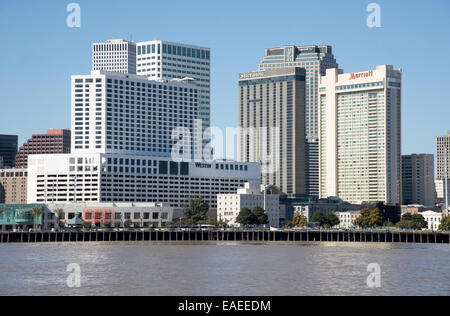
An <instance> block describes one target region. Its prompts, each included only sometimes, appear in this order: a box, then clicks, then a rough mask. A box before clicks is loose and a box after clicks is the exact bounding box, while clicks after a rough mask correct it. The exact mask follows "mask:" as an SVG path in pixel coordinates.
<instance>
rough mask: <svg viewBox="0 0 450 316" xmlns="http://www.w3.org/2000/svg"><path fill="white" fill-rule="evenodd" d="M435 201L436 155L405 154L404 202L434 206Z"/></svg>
mask: <svg viewBox="0 0 450 316" xmlns="http://www.w3.org/2000/svg"><path fill="white" fill-rule="evenodd" d="M435 203H436V191H435V184H434V155H431V154H420V155H417V154H412V155H403V156H402V204H403V205H408V204H422V205H426V206H433V205H435Z"/></svg>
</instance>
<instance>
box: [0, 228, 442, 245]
mask: <svg viewBox="0 0 450 316" xmlns="http://www.w3.org/2000/svg"><path fill="white" fill-rule="evenodd" d="M103 241H105V242H110V241H114V242H120V241H255V242H259V241H260V242H265V241H284V242H289V241H292V242H298V241H301V242H360V243H424V244H449V243H450V233H440V232H439V233H438V232H403V231H398V232H393V231H318V230H317V231H316V230H306V231H291V230H286V231H253V230H244V231H215V230H214V231H213V230H209V231H199V230H195V231H189V230H187V231H186V230H170V231H62V232H49V231H43V232H39V231H38V232H0V243H47V242H48V243H51V242H103Z"/></svg>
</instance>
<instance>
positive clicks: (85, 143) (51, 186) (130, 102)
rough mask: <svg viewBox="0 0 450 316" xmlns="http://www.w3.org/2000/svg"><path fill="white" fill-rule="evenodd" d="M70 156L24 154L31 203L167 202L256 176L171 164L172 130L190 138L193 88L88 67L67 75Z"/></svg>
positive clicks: (195, 113)
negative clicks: (181, 130)
mask: <svg viewBox="0 0 450 316" xmlns="http://www.w3.org/2000/svg"><path fill="white" fill-rule="evenodd" d="M71 84H72V88H71V94H72V98H71V100H72V101H71V102H72V104H71V107H72V109H71V113H72V119H71V122H72V131H73V133H72V134H73V138H72V152H71V153H70V154H60V155H33V156H30V157H29V172H28V188H29V189H28V203H52V204H54V203H58V204H60V203H74V202H76V203H123V202H125V203H165V204H169V205H170V206H171V207H173V208H175V212H179V210H180V208H181V206H182V205H183V203H184V202H185V201H186V200H187V199H188V198H189V197H191V196H201V197H203V198H204V199H205V200H206V201H207V202H209V205H210V209H211V211H214V210H215V209H216V205H217V200H216V195H217V194H223V193H234V192H235V191H236V190H237V189H238V188H239V187H242V186H243V185H244V183H246V182H248V181H250V180H259V181H260V178H261V167H260V165H259V164H256V163H238V162H234V161H213V162H209V163H205V162H191V161H185V162H181V161H174V160H173V159H172V158H171V156H170V152H171V150H172V145H173V144H174V141H173V140H172V138H171V136H172V130H173V128H175V127H182V128H184V129H186V130H189V131H190V132H191V133H195V131H196V125H195V120H196V119H198V117H199V110H198V107H199V104H198V95H199V91H198V87H197V86H196V85H194V84H192V83H189V82H180V81H167V80H165V81H162V80H159V81H155V80H151V79H149V78H148V77H146V76H138V75H132V74H121V73H117V72H116V73H114V72H107V71H103V70H93V71H92V73H91V74H90V75H79V76H72V79H71Z"/></svg>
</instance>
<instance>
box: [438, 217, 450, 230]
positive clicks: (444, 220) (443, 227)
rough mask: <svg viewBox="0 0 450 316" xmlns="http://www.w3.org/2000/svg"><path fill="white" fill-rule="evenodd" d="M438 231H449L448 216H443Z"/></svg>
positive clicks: (449, 222) (449, 218)
mask: <svg viewBox="0 0 450 316" xmlns="http://www.w3.org/2000/svg"><path fill="white" fill-rule="evenodd" d="M439 230H443V231H450V216H443V217H442V220H441V225H440V226H439Z"/></svg>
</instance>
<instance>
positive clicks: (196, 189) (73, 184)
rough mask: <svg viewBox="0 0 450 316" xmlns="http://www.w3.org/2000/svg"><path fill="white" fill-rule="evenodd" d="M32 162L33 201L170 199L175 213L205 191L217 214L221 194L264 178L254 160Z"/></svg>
mask: <svg viewBox="0 0 450 316" xmlns="http://www.w3.org/2000/svg"><path fill="white" fill-rule="evenodd" d="M28 166H29V167H28V174H29V179H28V185H29V187H28V188H29V190H28V201H29V202H30V203H35V202H37V203H44V204H46V203H51V204H52V203H74V202H76V203H100V202H101V203H103V202H107V203H122V202H124V203H168V204H169V206H170V207H173V208H176V210H175V212H176V215H178V214H181V213H180V210H181V208H182V205H183V204H184V203H185V202H186V201H187V200H188V198H189V197H192V196H201V197H203V198H204V199H205V201H206V202H208V203H209V205H210V209H211V211H212V212H213V214H214V216H215V213H214V212H215V210H216V206H217V203H216V201H217V200H216V195H217V194H220V193H231V192H235V191H236V190H237V189H238V188H239V187H240V186H243V185H244V183H245V182H247V181H250V180H260V178H261V168H260V166H259V165H258V164H254V163H238V162H233V161H214V162H213V163H196V162H175V161H172V159H171V158H166V157H154V156H137V155H118V154H95V153H94V154H84V153H80V154H76V153H73V154H67V155H33V156H30V158H29V164H28ZM75 192H76V195H75Z"/></svg>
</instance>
